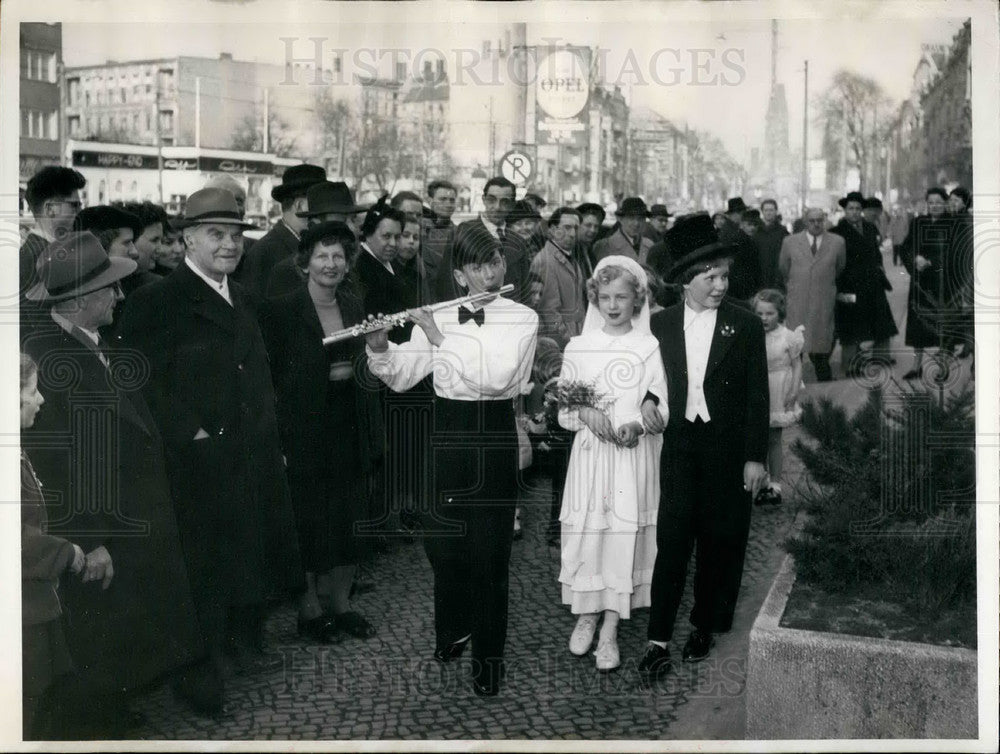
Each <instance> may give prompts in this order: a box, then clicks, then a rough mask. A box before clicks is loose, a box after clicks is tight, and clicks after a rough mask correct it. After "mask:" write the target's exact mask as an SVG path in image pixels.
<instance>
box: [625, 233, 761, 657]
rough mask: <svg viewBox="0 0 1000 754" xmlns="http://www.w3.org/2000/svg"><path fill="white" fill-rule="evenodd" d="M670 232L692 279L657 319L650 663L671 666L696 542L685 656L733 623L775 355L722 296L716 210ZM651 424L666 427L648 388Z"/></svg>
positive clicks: (726, 253) (756, 323)
mask: <svg viewBox="0 0 1000 754" xmlns="http://www.w3.org/2000/svg"><path fill="white" fill-rule="evenodd" d="M673 230H674V233H673V236H672V238H671V245H672V247H673V248H675V249H678V250H679V251H682V252H683V253H682V255H681V256H680V258H679V260H678V262H677V263H676V264H675V265H674V267H673V268H672V271H671V274H670V282H673V283H680V284H682V285H683V286H684V301H683V302H681V303H678V304H675V305H674V306H671V307H668V308H667V309H664V310H663V311H662V312H659V313H658V314H656V315H655V316H654V317H653V319H652V321H651V322H650V329H651V330H652V333H653V334H654V335H655V336H656V337H657V339H658V340H659V341H660V353H661V355H662V356H663V365H664V367H665V370H666V375H667V394H668V396H669V397H668V401H669V408H670V411H669V420H668V423H667V426H666V431H665V434H664V447H663V454H662V456H661V478H662V480H663V484H662V485H661V486H662V489H663V495H662V499H661V501H660V510H659V515H658V519H657V543H656V544H657V556H656V563H655V566H654V568H653V583H652V605H651V606H650V615H649V628H648V638H649V644H648V646H647V649H646V653H645V655H644V656H643V658H642V660H641V661H640V663H639V671H640V672H641V673H643V674H644V675H651V676H658V675H660V674H662V673H663V672H666V671H667V670H669V668H670V652H669V650H668V649H667V642H669V641H670V639H671V637H672V635H673V628H674V620H675V618H676V615H677V609H678V607H679V606H680V601H681V597H682V595H683V593H684V584H685V577H686V575H687V566H688V561H689V559H690V557H691V549H692V547H695V548H696V551H695V552H696V557H695V575H694V607H693V609H692V611H691V616H690V620H691V623H692V625H693V626H694V630H693V631H692V632H691V634H690V635H689V637H688V640H687V642H686V644H685V645H684V650H683V658H684V660H685V661H690V662H694V661H698V660H701V659H703V658H705V657H706V656H707V655H708V653H709V650H710V649H711V646H712V643H713V641H714V640H713V637H712V635H713V634H715V633H723V632H725V631H728V630H729V629H730V628H731V626H732V621H733V612H734V610H735V608H736V598H737V596H738V594H739V589H740V580H741V578H742V575H743V558H744V554H745V552H746V545H747V538H748V536H749V532H750V508H751V501H752V500H753V498H754V497H755V496H756V495H757V492H758V491H759V490H760V489H761V488H762V487H763V485H764V484H765V483H766V479H767V472H766V470H765V467H764V463H765V461H766V459H767V436H768V418H769V416H768V387H767V355H766V352H765V348H764V328H763V325H761V323H760V320H759V319H758V318H757V317H755V316H754V315H753V314H751V313H750V312H748V311H747V310H745V309H744V308H742V307H740V306H737V305H736V304H734V303H730V302H729V301H728V300H726V299H725V295H726V291H727V289H728V287H729V278H728V274H729V259H730V255H731V254H732V253H733V249H732V247H729V246H725V245H723V244H722V243H720V242H719V240H718V236H717V234H716V232H715V229H714V228H713V225H712V220H711V219H710V218H709V217H708V215H704V214H702V215H693V216H691V217H690V218H682V219H681V220H678V222H677V224H676V225H675V226H674V228H673ZM643 421H644V424H645V426H646V430H647V431H649V432H658V431H662V430H663V424H662V420H661V419H660V418H659V412H658V411H657V410H656V406H655V405H654V399H652V398H651V397H648V398H647V400H646V401H645V402H644V404H643Z"/></svg>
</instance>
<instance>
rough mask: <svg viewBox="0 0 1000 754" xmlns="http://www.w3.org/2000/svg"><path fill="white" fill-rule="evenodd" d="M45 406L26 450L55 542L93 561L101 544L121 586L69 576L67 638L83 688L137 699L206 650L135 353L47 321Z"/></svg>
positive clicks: (42, 366)
mask: <svg viewBox="0 0 1000 754" xmlns="http://www.w3.org/2000/svg"><path fill="white" fill-rule="evenodd" d="M24 349H25V350H26V351H27V352H28V353H29V354H31V355H32V356H33V357H34V359H35V360H36V362H37V363H38V372H39V390H40V391H41V393H42V395H43V396H44V397H45V404H44V405H43V406H42V409H41V411H39V413H38V418H37V419H36V421H35V425H34V427H32V428H31V429H29V430H25V432H24V433H23V437H22V442H23V444H24V446H25V447H26V448H27V450H28V453H29V455H30V456H31V459H32V462H33V464H34V467H35V471H36V472H37V474H38V478H39V480H40V481H41V483H42V485H43V492H44V493H45V499H46V506H47V511H46V512H47V515H48V525H47V526H48V533H49V534H50V535H54V536H59V537H63V538H65V539H68V540H69V541H71V542H75V543H76V544H78V545H80V547H82V548H83V550H84V552H87V553H89V552H90V551H91V550H93V549H95V548H96V547H99V546H102V545H103V546H104V547H105V548H106V549H107V551H108V553H109V554H110V555H111V559H112V565H113V567H114V578H113V579H112V581H111V585H110V586H109V587H108V589H107V590H103V589H101V583H100V582H97V581H94V582H88V583H83V582H82V581H81V580H80V578H79V577H70V578H66V579H64V580H63V582H62V586H61V588H60V596H61V599H62V601H63V606H64V607H65V609H66V612H67V617H68V621H69V630H68V632H67V638H68V640H69V646H70V651H71V653H72V656H73V660H74V663H75V665H76V667H77V670H78V671H79V672H80V675H81V679H82V681H83V682H84V684H85V685H86V687H87V688H89V689H92V690H95V691H96V692H98V693H107V692H110V691H112V690H114V689H118V690H121V689H123V688H125V689H134V688H137V687H139V686H142V685H143V684H146V683H148V682H150V681H152V680H153V679H155V678H156V677H158V676H160V675H161V674H163V673H166V672H168V671H171V670H174V669H176V668H179V667H181V666H183V665H185V664H187V663H189V662H192V661H194V660H195V659H197V658H198V657H199V656H200V655H201V654H202V652H203V650H202V646H201V639H200V635H199V632H198V623H197V618H196V615H195V610H194V604H193V602H192V593H191V590H190V587H189V582H188V575H187V569H186V568H185V559H184V557H183V553H182V549H181V542H180V540H179V538H178V523H177V518H176V517H175V510H174V506H173V504H172V502H171V499H170V488H169V483H168V481H167V473H166V468H165V461H164V451H163V444H162V440H161V437H160V433H159V432H158V431H157V427H156V424H155V422H154V420H153V417H152V416H151V415H150V412H149V410H148V408H147V406H146V402H145V401H144V400H143V397H142V394H141V393H140V392H139V390H140V388H141V387H142V385H143V383H144V382H145V380H146V379H148V378H149V377H150V375H151V372H150V369H149V364H148V363H147V362H146V361H145V360H144V359H143V358H141V357H140V356H139V355H138V354H136V353H132V352H125V351H119V352H115V351H113V350H112V351H109V352H107V355H108V357H109V367H105V366H104V365H103V364H102V363H101V361H100V359H99V358H98V355H97V351H96V350H95V346H94V345H93V343H92V342H91V341H89V340H87V338H86V335H83V334H82V332H81V333H80V334H79V337H76V336H74V335H71V334H69V333H67V332H66V331H64V330H63V329H62V328H61V327H59V326H57V325H56V324H55V323H54V322H51V323H50V324H49V325H48V326H46V327H39V328H38V329H36V330H35V332H34V333H33V334H32V335H31V336H30V337H29V338H28V339H27V341H26V342H25V344H24Z"/></svg>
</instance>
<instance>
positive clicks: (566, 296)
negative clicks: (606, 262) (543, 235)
mask: <svg viewBox="0 0 1000 754" xmlns="http://www.w3.org/2000/svg"><path fill="white" fill-rule="evenodd" d="M579 227H580V213H579V212H577V211H576V210H575V209H570V208H569V207H560V208H559V209H557V210H556V211H555V212H553V213H552V216H551V217H550V218H549V240H548V241H547V242H546V244H545V246H543V247H542V250H541V251H540V252H538V255H537V256H536V257H535V258H534V260H532V262H531V280H532V281H533V282H535V281H540V282H541V296H540V299H539V302H538V304H537V306H536V307H535V309H536V311H537V312H538V318H539V320H540V323H539V329H540V332H541V334H542V335H543V336H547V337H550V338H552V339H553V340H555V341H556V343H558V344H559V347H560V348H565V347H566V344H567V343H568V342H569V339H570V338H572V337H573V336H575V335H579V334H580V329H581V328H582V327H583V318H584V315H585V314H586V311H587V298H586V293H585V291H584V287H585V285H586V278H585V276H584V271H583V267H582V265H581V264H580V260H579V258H578V257H577V255H576V253H574V250H575V248H576V234H577V230H578V229H579Z"/></svg>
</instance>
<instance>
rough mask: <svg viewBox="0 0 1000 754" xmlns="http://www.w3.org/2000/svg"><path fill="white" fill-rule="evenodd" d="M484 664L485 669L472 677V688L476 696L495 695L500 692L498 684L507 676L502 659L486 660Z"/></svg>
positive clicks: (505, 666) (505, 665)
mask: <svg viewBox="0 0 1000 754" xmlns="http://www.w3.org/2000/svg"><path fill="white" fill-rule="evenodd" d="M484 664H485V669H483V670H482V671H480V672H479V673H478V674H477V675H474V676H473V677H472V690H473V691H474V692H475V694H476V696H480V697H486V696H496V695H497V694H499V693H500V685H501V683H503V679H504V678H505V677H506V676H507V664H506V663H505V662H504V661H503V660H500V661H499V662H490V661H487V662H486V663H484Z"/></svg>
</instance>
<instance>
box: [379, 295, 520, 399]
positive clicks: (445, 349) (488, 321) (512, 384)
mask: <svg viewBox="0 0 1000 754" xmlns="http://www.w3.org/2000/svg"><path fill="white" fill-rule="evenodd" d="M483 311H484V312H485V321H484V322H483V324H482V325H477V324H476V323H475V321H473V320H471V319H470V320H468V321H466V322H464V323H463V324H461V325H460V324H458V307H457V306H450V307H448V308H447V309H441V310H440V311H436V312H434V322H435V323H436V324H437V326H438V329H439V330H440V331H441V334H442V335H443V336H444V340H443V341H442V343H441V345H440V346H435V345H433V344H432V343H431V342H430V341H428V340H427V335H426V334H425V333H424V331H423V329H421V328H420V327H419V326H417V327H414V328H413V333H412V334H411V335H410V339H409V340H408V341H407V342H406V343H402V344H400V345H396V344H395V343H389V350H388V351H384V352H382V353H375V352H374V351H372V350H371V349H370V348H368V349H367V352H368V366H369V368H370V369H371V370H372V374H374V375H375V376H376V377H378V378H379V379H380V380H382V382H384V383H385V384H386V385H388V386H389V387H390V388H392V389H393V390H394V391H396V392H397V393H399V392H403V391H404V390H409V389H410V388H411V387H413V386H414V385H416V384H417V383H418V382H420V380H422V379H423V378H424V377H426V376H427V375H428V374H433V375H434V392H435V394H437V395H438V396H440V397H441V398H448V399H451V400H457V401H488V400H502V399H511V398H515V397H517V396H519V395H527V394H528V392H530V387H529V384H530V380H531V366H532V363H533V362H534V358H535V344H536V342H537V338H538V315H537V314H535V312H534V311H533V310H531V309H529V308H528V307H527V306H523V305H522V304H519V303H517V302H516V301H511V300H510V299H507V298H502V297H499V298H496V299H494V300H493V301H491V302H490V303H489V304H487V305H486V306H484V307H483Z"/></svg>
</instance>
